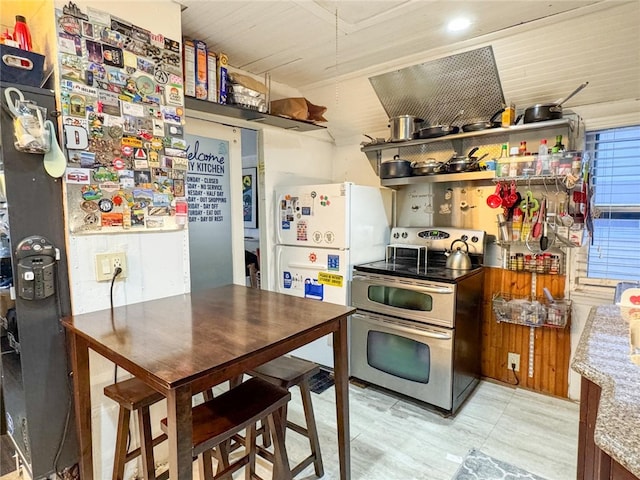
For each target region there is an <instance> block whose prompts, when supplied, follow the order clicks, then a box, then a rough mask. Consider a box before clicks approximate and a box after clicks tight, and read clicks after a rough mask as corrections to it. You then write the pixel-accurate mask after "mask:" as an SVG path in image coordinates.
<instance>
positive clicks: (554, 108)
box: [524, 82, 589, 123]
mask: <svg viewBox="0 0 640 480" xmlns="http://www.w3.org/2000/svg"><path fill="white" fill-rule="evenodd" d="M587 85H589V82H584V83H583V84H582V85H580V86H579V87H578V88H576V89H575V90H574V91H573V92H571V93H570V94H569V95H568V96H567V97H565V98H564V99H560V100H558V101H557V102H555V103H539V104H537V105H534V106H532V107H529V108H527V109H525V111H524V123H534V122H544V121H547V120H559V119H561V118H562V104H563V103H566V102H567V101H568V100H569V99H570V98H571V97H573V96H574V95H575V94H576V93H578V92H579V91H580V90H582V89H583V88H584V87H586V86H587Z"/></svg>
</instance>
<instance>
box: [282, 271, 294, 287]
mask: <svg viewBox="0 0 640 480" xmlns="http://www.w3.org/2000/svg"><path fill="white" fill-rule="evenodd" d="M292 284H293V279H292V278H291V272H282V286H283V287H284V288H291V285H292Z"/></svg>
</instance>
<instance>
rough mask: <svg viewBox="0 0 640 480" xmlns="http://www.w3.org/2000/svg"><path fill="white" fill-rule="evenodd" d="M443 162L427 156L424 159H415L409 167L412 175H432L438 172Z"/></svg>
mask: <svg viewBox="0 0 640 480" xmlns="http://www.w3.org/2000/svg"><path fill="white" fill-rule="evenodd" d="M442 165H443V162H439V161H437V160H436V159H435V158H427V159H426V160H417V161H415V162H412V163H411V169H412V171H413V174H414V175H433V174H435V173H440V170H441V168H442Z"/></svg>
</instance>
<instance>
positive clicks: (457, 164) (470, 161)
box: [441, 147, 488, 173]
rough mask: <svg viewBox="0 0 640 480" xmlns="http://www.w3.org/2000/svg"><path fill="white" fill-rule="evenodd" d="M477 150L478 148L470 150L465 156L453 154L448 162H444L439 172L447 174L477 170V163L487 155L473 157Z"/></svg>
mask: <svg viewBox="0 0 640 480" xmlns="http://www.w3.org/2000/svg"><path fill="white" fill-rule="evenodd" d="M478 148H479V147H474V148H472V149H471V150H469V153H467V154H466V155H458V154H454V155H453V156H452V157H451V158H450V159H449V160H447V161H446V162H444V164H443V165H442V167H441V170H443V171H446V172H447V173H461V172H470V171H473V170H474V169H476V168H477V165H478V163H480V161H481V160H483V159H484V158H485V157H486V156H487V155H488V153H485V154H484V155H482V156H480V157H474V156H473V154H474V153H476V152H477V151H478Z"/></svg>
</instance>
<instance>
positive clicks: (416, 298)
mask: <svg viewBox="0 0 640 480" xmlns="http://www.w3.org/2000/svg"><path fill="white" fill-rule="evenodd" d="M367 295H368V297H369V300H370V301H372V302H376V303H380V304H382V305H387V306H389V307H396V308H402V309H403V310H415V311H420V312H430V311H431V310H433V296H432V295H430V294H428V293H424V292H417V291H415V290H410V289H407V288H399V287H388V286H384V285H371V286H370V287H369V289H368V293H367Z"/></svg>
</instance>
